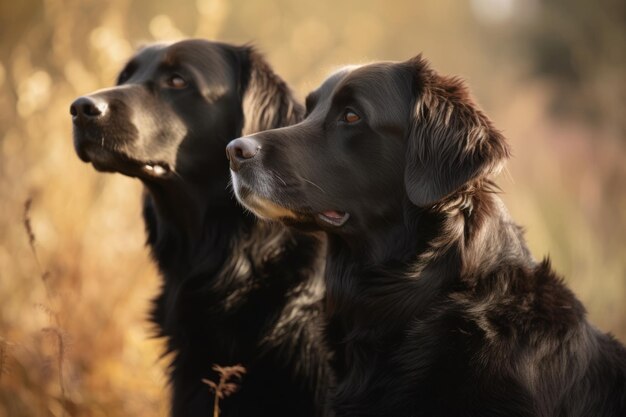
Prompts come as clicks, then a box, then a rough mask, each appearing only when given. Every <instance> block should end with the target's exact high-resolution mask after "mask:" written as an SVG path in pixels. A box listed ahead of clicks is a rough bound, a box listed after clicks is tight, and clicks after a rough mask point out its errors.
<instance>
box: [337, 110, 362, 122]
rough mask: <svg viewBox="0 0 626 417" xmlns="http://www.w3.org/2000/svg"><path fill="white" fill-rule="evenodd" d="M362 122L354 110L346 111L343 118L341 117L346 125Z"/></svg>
mask: <svg viewBox="0 0 626 417" xmlns="http://www.w3.org/2000/svg"><path fill="white" fill-rule="evenodd" d="M359 120H361V116H359V115H358V114H356V113H355V112H353V111H352V110H346V111H345V113H344V114H343V116H342V117H341V121H342V122H344V123H348V124H351V123H356V122H358V121H359Z"/></svg>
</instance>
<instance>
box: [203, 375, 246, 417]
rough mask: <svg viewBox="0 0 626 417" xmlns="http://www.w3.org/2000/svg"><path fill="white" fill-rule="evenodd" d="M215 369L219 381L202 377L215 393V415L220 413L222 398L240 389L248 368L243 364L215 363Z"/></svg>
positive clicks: (216, 416) (217, 415) (215, 416)
mask: <svg viewBox="0 0 626 417" xmlns="http://www.w3.org/2000/svg"><path fill="white" fill-rule="evenodd" d="M213 370H214V371H215V372H217V374H218V375H219V380H218V381H217V382H214V381H211V380H209V379H202V382H204V383H205V384H207V385H208V386H209V389H210V390H211V392H212V393H213V395H214V401H213V417H219V415H220V400H222V399H224V398H226V397H230V396H231V395H232V394H234V393H236V392H237V390H238V389H239V382H240V381H241V378H242V377H243V375H244V374H245V373H246V368H244V367H243V366H241V365H239V364H238V365H233V366H219V365H213Z"/></svg>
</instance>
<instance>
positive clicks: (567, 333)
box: [227, 57, 626, 417]
mask: <svg viewBox="0 0 626 417" xmlns="http://www.w3.org/2000/svg"><path fill="white" fill-rule="evenodd" d="M307 112H308V115H307V117H306V119H305V120H304V121H303V122H301V123H299V124H297V125H294V126H290V127H285V128H281V129H275V130H270V131H266V132H261V133H258V134H255V135H252V136H248V137H244V138H240V139H236V140H234V141H232V142H231V143H230V144H229V145H228V146H227V154H228V157H229V159H230V167H231V174H232V178H233V185H234V187H235V191H236V193H237V197H238V198H239V199H240V201H241V202H242V203H243V204H245V205H246V206H247V207H248V208H249V209H250V210H252V211H253V212H254V213H255V214H257V215H259V216H260V217H265V218H271V219H279V220H281V221H283V222H285V223H288V224H291V225H295V226H298V227H303V228H314V229H321V230H324V231H326V232H327V235H328V239H329V242H328V246H329V247H328V258H327V265H326V285H327V300H328V306H327V310H328V314H329V320H330V323H329V327H328V330H327V336H328V338H329V340H330V341H331V343H332V346H333V348H335V349H336V352H337V358H336V370H337V373H338V375H337V377H338V386H337V390H336V393H335V395H334V400H333V407H334V411H335V412H336V415H337V416H394V417H402V416H406V417H408V416H411V417H417V416H448V417H450V416H580V417H583V416H592V415H593V416H607V417H608V416H623V415H626V350H625V349H624V347H623V346H621V345H620V344H619V343H618V342H617V341H616V340H615V339H614V338H613V337H611V336H610V335H606V334H603V333H601V332H599V331H598V330H596V329H595V328H593V327H592V326H591V325H590V324H589V323H588V322H587V321H586V319H585V310H584V307H583V306H582V305H581V303H580V302H579V301H578V300H577V299H576V298H575V296H574V295H573V294H572V292H571V291H570V290H568V289H567V288H566V287H565V286H564V285H563V283H562V281H561V279H560V278H559V277H558V276H557V275H555V273H554V272H553V271H552V270H551V268H550V264H549V261H548V260H544V261H543V262H536V261H535V260H534V259H533V258H532V256H531V255H530V253H529V251H528V249H527V247H526V244H525V242H524V238H523V235H522V232H521V230H520V228H519V227H518V226H517V225H516V224H514V223H513V221H512V220H511V219H510V218H509V216H508V214H507V212H506V209H505V208H504V206H503V204H502V202H501V200H500V199H499V197H498V196H497V193H496V191H497V187H496V186H495V185H494V183H493V182H492V179H491V178H492V176H493V175H494V174H495V173H497V172H498V170H499V168H500V167H501V165H502V164H503V163H504V161H505V160H506V158H507V157H508V156H509V149H508V146H507V144H506V142H505V140H504V138H503V136H502V135H501V134H500V133H499V132H498V131H497V130H496V129H495V128H494V127H493V126H492V124H491V122H490V121H489V119H488V118H487V117H486V116H485V115H484V113H482V112H481V111H480V110H479V109H478V108H477V106H476V105H475V104H474V102H473V101H472V100H471V98H470V97H469V94H468V92H467V89H466V87H465V86H464V84H463V82H462V81H461V80H459V79H457V78H452V77H444V76H441V75H439V74H437V73H436V72H435V71H433V70H432V69H430V67H429V65H428V64H427V63H426V61H425V60H424V59H422V58H421V57H416V58H413V59H411V60H409V61H406V62H399V63H375V64H370V65H365V66H361V67H356V68H346V69H344V70H342V71H340V72H338V73H336V74H335V75H333V76H332V77H330V78H329V79H328V80H327V81H325V82H324V83H323V85H322V86H321V87H320V88H319V89H318V90H316V91H314V92H313V93H311V94H310V95H309V97H308V98H307Z"/></svg>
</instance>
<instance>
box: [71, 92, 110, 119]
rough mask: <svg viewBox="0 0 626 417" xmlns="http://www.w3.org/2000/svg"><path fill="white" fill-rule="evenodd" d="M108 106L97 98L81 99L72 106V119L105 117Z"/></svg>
mask: <svg viewBox="0 0 626 417" xmlns="http://www.w3.org/2000/svg"><path fill="white" fill-rule="evenodd" d="M107 107H108V104H107V102H106V101H105V100H104V99H101V98H97V97H79V98H77V99H76V100H75V101H74V102H73V103H72V104H71V105H70V114H71V115H72V119H74V120H77V119H95V118H98V117H102V116H104V114H105V113H106V111H107Z"/></svg>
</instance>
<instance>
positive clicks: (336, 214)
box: [322, 210, 346, 220]
mask: <svg viewBox="0 0 626 417" xmlns="http://www.w3.org/2000/svg"><path fill="white" fill-rule="evenodd" d="M322 214H323V215H324V216H326V217H328V218H330V219H337V220H339V219H343V217H344V216H345V215H346V214H345V213H344V212H341V211H335V210H328V211H325V212H323V213H322Z"/></svg>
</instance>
